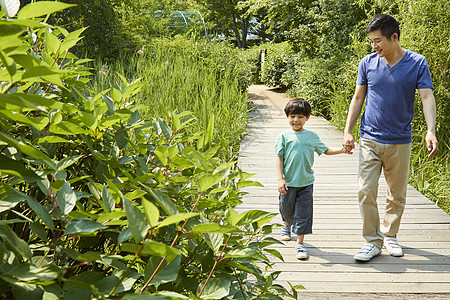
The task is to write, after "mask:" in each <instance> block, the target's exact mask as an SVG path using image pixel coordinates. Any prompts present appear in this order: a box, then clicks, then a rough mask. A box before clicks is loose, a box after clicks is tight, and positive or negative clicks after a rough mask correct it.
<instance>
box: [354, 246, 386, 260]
mask: <svg viewBox="0 0 450 300" xmlns="http://www.w3.org/2000/svg"><path fill="white" fill-rule="evenodd" d="M380 254H381V249H380V248H378V247H377V246H376V245H375V244H372V243H365V244H364V246H363V247H362V248H361V250H359V252H358V254H356V255H355V256H353V258H354V259H356V260H360V261H369V260H371V259H372V258H374V257H375V256H377V255H380Z"/></svg>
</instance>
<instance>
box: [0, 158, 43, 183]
mask: <svg viewBox="0 0 450 300" xmlns="http://www.w3.org/2000/svg"><path fill="white" fill-rule="evenodd" d="M0 172H1V173H3V174H11V175H13V176H18V177H20V178H22V179H24V180H25V181H26V182H35V181H37V180H40V177H39V176H38V175H37V174H36V173H34V171H33V170H31V169H28V168H25V167H24V165H23V164H22V163H21V162H19V161H17V160H14V159H11V158H9V157H7V156H5V155H3V154H0Z"/></svg>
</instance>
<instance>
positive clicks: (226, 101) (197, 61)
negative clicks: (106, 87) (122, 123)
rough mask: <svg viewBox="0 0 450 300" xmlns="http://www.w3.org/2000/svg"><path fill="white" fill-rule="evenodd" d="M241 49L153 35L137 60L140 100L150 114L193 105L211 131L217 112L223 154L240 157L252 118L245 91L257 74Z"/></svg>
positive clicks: (217, 137) (215, 134) (216, 134)
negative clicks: (140, 81)
mask: <svg viewBox="0 0 450 300" xmlns="http://www.w3.org/2000/svg"><path fill="white" fill-rule="evenodd" d="M240 52H241V50H238V49H235V48H233V47H231V46H229V45H228V44H224V43H220V42H202V41H195V40H187V39H185V38H182V37H177V38H176V39H173V40H168V39H162V40H156V39H155V40H153V42H152V43H151V44H149V45H147V46H146V47H145V50H144V53H143V55H142V56H136V57H134V61H133V62H132V63H131V64H132V65H133V66H136V74H137V76H139V77H141V78H142V80H143V84H144V86H143V91H142V93H141V94H140V96H139V103H140V104H143V105H144V108H143V112H144V115H146V116H153V115H162V113H163V112H164V110H163V107H166V108H168V109H170V110H177V111H181V110H188V111H191V112H193V114H194V116H195V117H196V118H198V119H199V121H200V126H201V128H203V129H205V130H206V128H207V126H208V123H209V121H210V118H211V116H214V118H215V123H216V124H220V125H218V126H219V127H217V128H216V129H214V131H213V133H212V134H213V137H214V141H215V143H214V145H217V146H219V148H220V150H219V156H220V157H222V158H225V159H227V160H228V159H233V158H236V157H235V155H236V153H238V148H239V144H240V140H241V137H242V135H243V134H244V130H245V127H246V123H247V101H246V99H247V94H246V91H245V90H246V88H247V86H248V85H249V84H250V81H249V80H250V78H251V75H250V69H249V64H247V63H246V62H245V61H243V60H242V59H241V57H240ZM192 131H193V132H195V131H197V128H192Z"/></svg>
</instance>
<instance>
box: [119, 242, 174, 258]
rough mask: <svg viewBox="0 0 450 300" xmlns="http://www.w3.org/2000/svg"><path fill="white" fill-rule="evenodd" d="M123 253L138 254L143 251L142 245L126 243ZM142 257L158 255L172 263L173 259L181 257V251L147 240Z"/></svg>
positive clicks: (123, 246) (122, 248)
mask: <svg viewBox="0 0 450 300" xmlns="http://www.w3.org/2000/svg"><path fill="white" fill-rule="evenodd" d="M120 248H121V250H122V251H126V252H130V253H136V252H137V251H139V250H140V249H141V245H136V244H130V243H124V244H123V245H122V247H120ZM140 254H141V255H157V256H161V257H164V256H166V257H167V260H168V261H169V262H170V261H172V259H174V258H175V257H177V256H178V255H181V251H180V250H178V249H176V248H173V247H170V246H168V245H166V244H164V243H159V242H155V241H151V240H146V241H145V242H144V245H143V247H142V249H141V252H140Z"/></svg>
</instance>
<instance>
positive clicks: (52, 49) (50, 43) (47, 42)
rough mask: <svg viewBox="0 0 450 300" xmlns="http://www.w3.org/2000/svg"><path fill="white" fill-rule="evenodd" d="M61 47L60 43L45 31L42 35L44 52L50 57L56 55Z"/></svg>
mask: <svg viewBox="0 0 450 300" xmlns="http://www.w3.org/2000/svg"><path fill="white" fill-rule="evenodd" d="M60 47H61V41H60V40H59V39H58V38H57V37H56V36H55V35H54V34H52V33H50V31H48V30H46V31H45V34H44V51H46V52H47V53H48V54H50V55H52V56H53V55H55V56H56V55H58V54H59V49H60Z"/></svg>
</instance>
